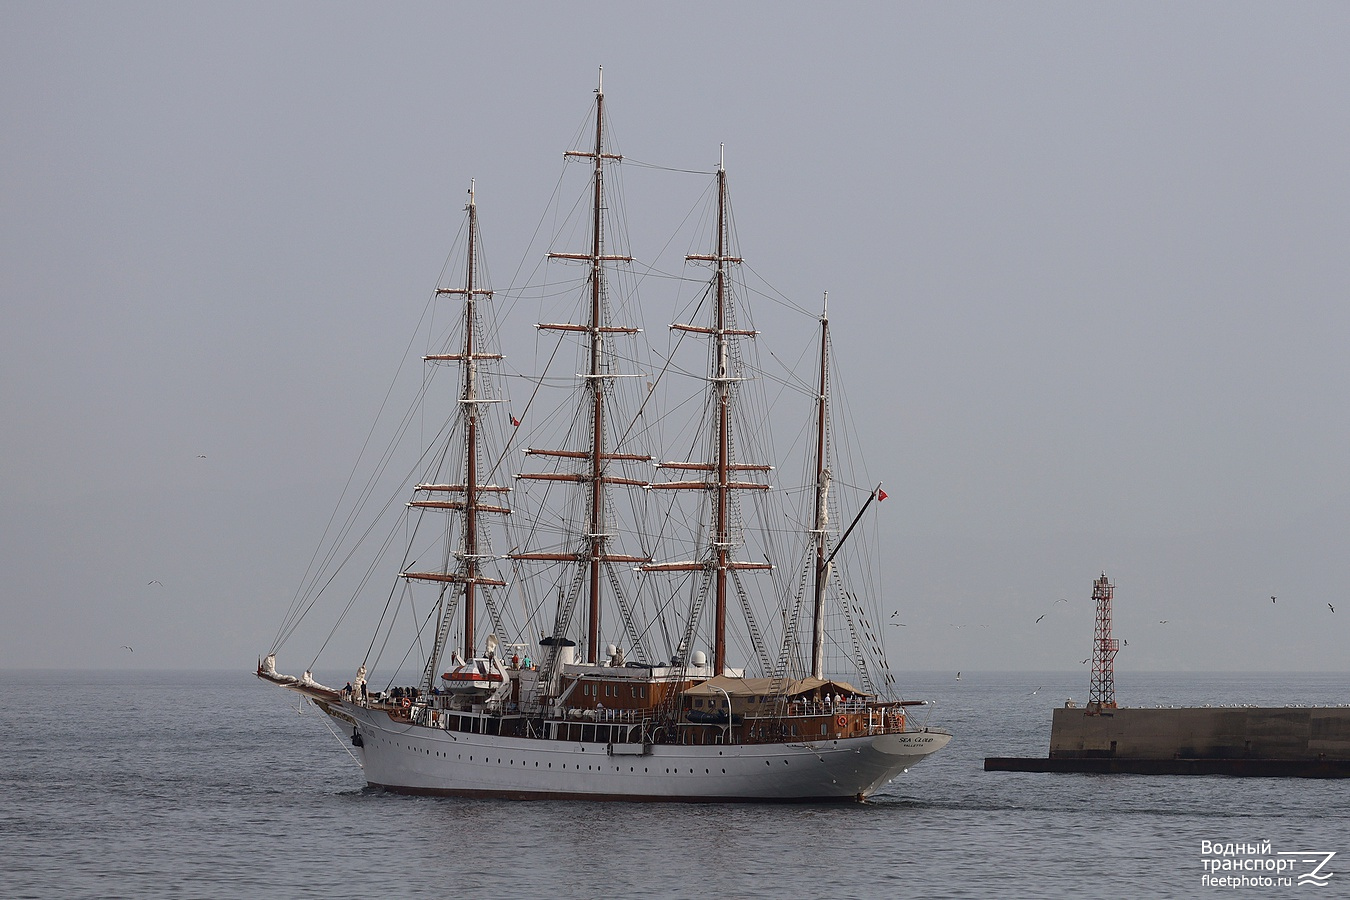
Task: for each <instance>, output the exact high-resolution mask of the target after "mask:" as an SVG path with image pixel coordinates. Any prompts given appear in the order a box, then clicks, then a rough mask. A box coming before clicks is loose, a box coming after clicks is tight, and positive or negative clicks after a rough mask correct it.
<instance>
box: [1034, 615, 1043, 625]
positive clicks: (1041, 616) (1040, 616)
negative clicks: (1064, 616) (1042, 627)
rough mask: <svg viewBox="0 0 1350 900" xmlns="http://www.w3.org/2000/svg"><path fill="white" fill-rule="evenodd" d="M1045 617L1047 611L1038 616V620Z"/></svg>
mask: <svg viewBox="0 0 1350 900" xmlns="http://www.w3.org/2000/svg"><path fill="white" fill-rule="evenodd" d="M1044 618H1045V613H1041V614H1040V615H1039V616H1038V617H1037V618H1036V622H1040V621H1041V619H1044ZM1033 624H1034V623H1033Z"/></svg>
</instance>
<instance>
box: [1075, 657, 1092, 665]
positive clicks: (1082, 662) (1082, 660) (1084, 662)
mask: <svg viewBox="0 0 1350 900" xmlns="http://www.w3.org/2000/svg"><path fill="white" fill-rule="evenodd" d="M1088 659H1092V657H1090V656H1089V657H1088ZM1087 662H1088V661H1087V659H1080V660H1079V661H1078V664H1079V665H1080V666H1086V665H1087Z"/></svg>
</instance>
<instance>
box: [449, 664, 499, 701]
mask: <svg viewBox="0 0 1350 900" xmlns="http://www.w3.org/2000/svg"><path fill="white" fill-rule="evenodd" d="M492 662H493V661H492V660H488V659H484V658H482V657H478V658H475V659H472V660H470V661H469V662H466V663H463V664H461V665H458V666H455V668H453V669H451V670H450V671H449V672H445V673H444V674H442V675H441V684H442V686H443V687H444V689H445V690H447V691H450V692H452V693H456V694H460V693H463V694H473V693H477V694H490V693H492V692H493V691H495V690H497V688H499V687H501V685H502V680H503V678H502V673H501V672H499V671H497V669H496V668H495V667H494V666H493V664H492Z"/></svg>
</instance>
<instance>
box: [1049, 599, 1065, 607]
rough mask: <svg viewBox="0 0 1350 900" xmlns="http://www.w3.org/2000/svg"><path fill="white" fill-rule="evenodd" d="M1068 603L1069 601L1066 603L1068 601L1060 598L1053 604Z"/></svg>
mask: <svg viewBox="0 0 1350 900" xmlns="http://www.w3.org/2000/svg"><path fill="white" fill-rule="evenodd" d="M1068 602H1069V601H1068V600H1065V599H1064V598H1063V597H1060V598H1059V599H1058V600H1056V601H1055V603H1068ZM1051 605H1052V606H1053V605H1054V604H1051Z"/></svg>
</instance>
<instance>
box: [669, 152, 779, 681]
mask: <svg viewBox="0 0 1350 900" xmlns="http://www.w3.org/2000/svg"><path fill="white" fill-rule="evenodd" d="M727 211H728V203H727V173H726V168H725V166H723V165H722V163H721V162H720V161H719V163H718V166H717V236H716V251H715V252H714V253H711V254H690V255H689V256H687V257H685V259H687V260H690V261H696V262H707V263H710V264H711V265H712V267H713V284H712V289H713V300H714V303H713V325H712V327H711V328H709V327H704V326H697V325H684V324H674V325H671V326H670V327H671V328H672V329H675V330H677V331H687V332H694V333H698V334H704V335H707V336H708V337H709V339H710V340H711V341H712V342H713V372H712V374H711V375H710V376H709V381H710V382H711V383H712V386H713V403H714V405H715V412H714V422H715V425H714V429H715V433H714V436H713V440H714V447H713V454H714V459H713V460H711V461H709V462H684V463H678V462H676V463H661V464H660V467H661V468H667V469H677V470H679V469H684V470H693V471H704V472H708V473H709V474H710V475H711V476H712V479H711V480H700V481H667V482H655V483H653V484H652V488H653V489H665V490H680V489H684V490H706V491H710V492H711V493H712V520H713V521H712V525H713V528H712V536H711V538H712V539H711V542H710V544H709V548H708V549H709V553H708V556H707V558H706V559H704V560H701V561H696V562H677V563H656V564H652V565H648V566H643V567H642V568H643V569H644V570H645V571H649V572H680V571H700V570H709V569H711V574H712V578H713V596H714V609H713V617H714V618H713V622H714V625H713V672H714V673H715V674H717V675H721V674H722V673H723V672H725V671H726V665H727V646H726V644H727V586H728V579H729V576H730V573H731V572H732V571H733V570H736V569H769V568H772V566H770V565H769V564H768V563H757V562H744V561H740V560H733V559H732V558H731V552H732V551H733V550H734V549H735V548H736V547H738V546H740V543H741V542H740V540H739V538H738V535H736V534H735V533H734V531H735V524H736V523H735V521H734V516H733V514H732V502H731V498H732V492H733V491H738V490H758V491H767V490H768V489H769V485H767V484H762V483H760V482H755V481H744V480H733V473H737V474H739V473H742V472H768V471H770V469H771V467H770V466H767V465H759V464H754V463H738V462H736V461H735V459H734V448H733V442H732V415H731V412H732V405H733V401H734V400H735V394H736V391H735V386H736V384H737V383H738V382H739V381H741V380H742V378H741V376H740V375H739V373H738V372H733V347H732V338H734V337H753V336H754V335H755V332H754V331H750V330H745V329H739V328H734V327H730V326H731V325H733V324H734V316H733V315H732V312H731V308H730V303H731V296H730V291H729V285H728V275H729V271H728V270H729V267H730V266H732V265H735V264H737V263H740V262H741V259H740V257H737V256H732V255H731V254H730V252H729V249H728V242H729V239H730V238H729V234H728V223H727ZM691 625H692V623H691Z"/></svg>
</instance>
